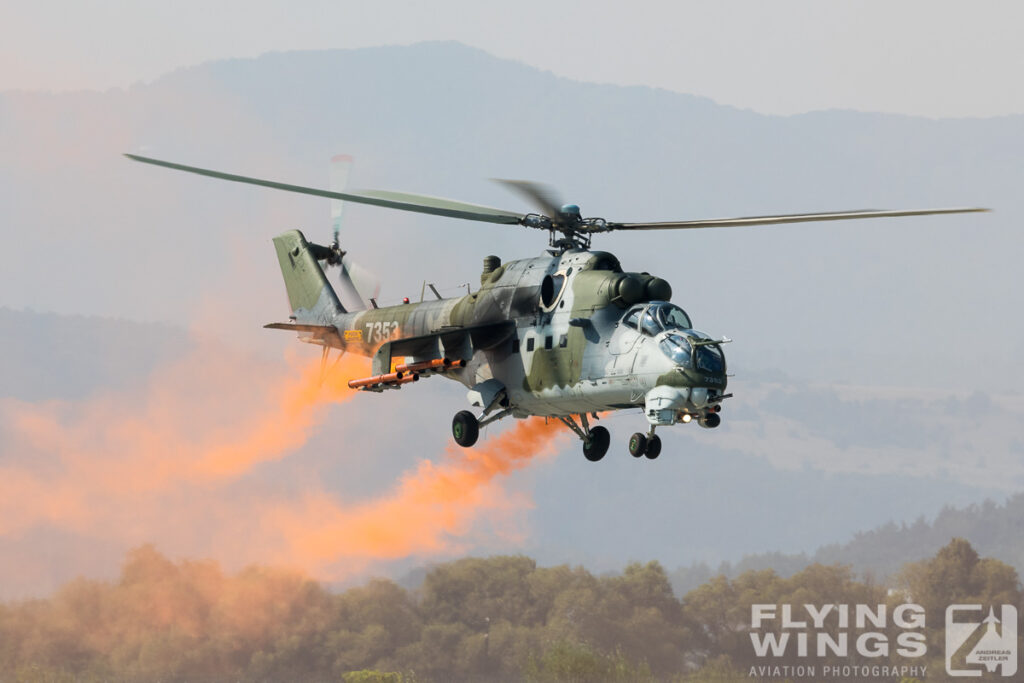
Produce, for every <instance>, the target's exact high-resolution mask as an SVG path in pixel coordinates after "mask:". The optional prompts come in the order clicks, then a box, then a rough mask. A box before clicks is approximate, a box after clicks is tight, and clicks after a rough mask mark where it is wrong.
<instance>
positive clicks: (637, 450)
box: [629, 432, 647, 458]
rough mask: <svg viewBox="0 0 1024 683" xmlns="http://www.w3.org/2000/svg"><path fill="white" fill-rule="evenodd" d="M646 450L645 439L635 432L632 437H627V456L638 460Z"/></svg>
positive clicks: (642, 435)
mask: <svg viewBox="0 0 1024 683" xmlns="http://www.w3.org/2000/svg"><path fill="white" fill-rule="evenodd" d="M646 450H647V437H646V436H645V435H644V434H642V433H640V432H637V433H636V434H634V435H633V436H631V437H629V454H630V455H632V456H633V457H634V458H639V457H640V456H641V455H643V454H644V451H646Z"/></svg>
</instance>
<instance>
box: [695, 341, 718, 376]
mask: <svg viewBox="0 0 1024 683" xmlns="http://www.w3.org/2000/svg"><path fill="white" fill-rule="evenodd" d="M697 369H698V370H703V371H704V372H713V373H721V372H725V358H724V357H723V356H722V350H721V349H720V348H718V347H717V346H709V345H703V346H698V347H697Z"/></svg>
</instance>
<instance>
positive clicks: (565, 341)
mask: <svg viewBox="0 0 1024 683" xmlns="http://www.w3.org/2000/svg"><path fill="white" fill-rule="evenodd" d="M567 346H569V335H567V334H563V335H562V336H561V337H559V338H558V348H560V349H564V348H565V347H567Z"/></svg>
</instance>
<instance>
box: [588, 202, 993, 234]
mask: <svg viewBox="0 0 1024 683" xmlns="http://www.w3.org/2000/svg"><path fill="white" fill-rule="evenodd" d="M980 211H991V209H982V208H976V207H972V208H958V209H907V210H898V211H879V210H876V209H864V210H859V211H837V212H832V213H791V214H782V215H779V216H748V217H746V218H712V219H709V220H702V221H667V222H664V223H609V224H608V228H607V229H608V230H688V229H691V228H734V227H740V226H744V225H778V224H780V223H809V222H811V221H846V220H855V219H858V218H897V217H899V216H929V215H932V214H939V213H977V212H980Z"/></svg>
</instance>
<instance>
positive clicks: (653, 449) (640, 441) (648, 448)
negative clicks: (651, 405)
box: [629, 429, 661, 460]
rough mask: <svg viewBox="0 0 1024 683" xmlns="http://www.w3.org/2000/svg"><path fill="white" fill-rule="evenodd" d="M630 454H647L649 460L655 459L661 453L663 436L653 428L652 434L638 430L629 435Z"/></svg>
mask: <svg viewBox="0 0 1024 683" xmlns="http://www.w3.org/2000/svg"><path fill="white" fill-rule="evenodd" d="M629 454H630V455H632V456H633V457H634V458H639V457H640V456H642V455H646V456H647V459H648V460H654V459H655V458H657V457H658V456H659V455H661V437H660V436H658V435H657V434H655V433H654V430H653V429H652V430H651V433H650V434H643V433H642V432H637V433H636V434H634V435H633V436H631V437H629Z"/></svg>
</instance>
